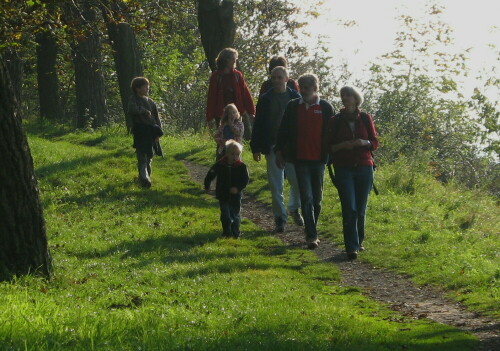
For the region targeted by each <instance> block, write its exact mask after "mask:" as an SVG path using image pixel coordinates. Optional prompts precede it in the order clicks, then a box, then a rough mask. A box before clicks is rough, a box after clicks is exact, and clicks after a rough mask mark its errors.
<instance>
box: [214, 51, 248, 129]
mask: <svg viewBox="0 0 500 351" xmlns="http://www.w3.org/2000/svg"><path fill="white" fill-rule="evenodd" d="M237 60H238V51H236V50H235V49H232V48H226V49H223V50H222V51H221V52H220V53H219V55H217V59H216V63H217V70H216V71H215V72H213V73H212V75H211V76H210V81H209V86H208V95H207V110H206V118H207V122H208V123H213V122H212V121H215V127H216V128H217V127H218V126H219V124H220V119H221V117H222V114H223V112H224V107H226V106H227V105H228V104H235V105H236V107H237V108H238V111H239V113H240V115H242V116H243V115H244V114H245V113H246V114H249V115H250V116H251V119H253V116H254V115H255V105H254V103H253V100H252V96H251V95H250V91H249V90H248V87H247V84H246V83H245V79H244V78H243V74H242V73H241V72H240V71H238V70H237V69H236V61H237Z"/></svg>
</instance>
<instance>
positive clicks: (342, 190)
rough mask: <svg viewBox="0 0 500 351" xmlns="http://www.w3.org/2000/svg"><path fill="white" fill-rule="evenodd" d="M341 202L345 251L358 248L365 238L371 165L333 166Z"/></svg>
mask: <svg viewBox="0 0 500 351" xmlns="http://www.w3.org/2000/svg"><path fill="white" fill-rule="evenodd" d="M335 179H336V182H337V190H338V192H339V197H340V203H341V204H342V226H343V232H344V244H345V248H346V251H347V252H351V251H355V250H359V248H360V247H361V245H362V244H363V240H364V239H365V214H366V206H367V204H368V195H369V193H370V190H371V189H372V184H373V167H372V166H357V167H335Z"/></svg>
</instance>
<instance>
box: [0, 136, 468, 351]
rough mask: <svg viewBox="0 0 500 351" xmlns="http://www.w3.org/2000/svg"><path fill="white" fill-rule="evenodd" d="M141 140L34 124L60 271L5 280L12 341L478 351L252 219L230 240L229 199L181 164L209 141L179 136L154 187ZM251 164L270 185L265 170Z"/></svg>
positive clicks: (4, 326)
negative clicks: (142, 175)
mask: <svg viewBox="0 0 500 351" xmlns="http://www.w3.org/2000/svg"><path fill="white" fill-rule="evenodd" d="M130 139H131V138H130V137H129V136H126V135H125V133H124V132H123V130H122V129H120V128H117V127H113V128H107V129H102V130H100V131H98V132H95V133H88V134H87V133H69V134H65V133H59V132H57V131H56V130H53V131H51V130H50V128H47V127H45V128H44V129H43V130H42V132H40V133H37V132H36V130H31V134H30V138H29V141H30V146H31V150H32V154H33V158H34V163H35V169H36V173H37V176H38V178H39V186H40V191H41V197H42V204H43V207H44V214H45V218H46V224H47V233H48V238H49V246H50V251H51V254H52V257H53V264H54V277H53V278H52V279H51V280H50V281H47V280H44V279H41V278H36V277H21V278H18V279H15V280H13V281H12V282H7V283H1V284H0V349H1V350H85V351H87V350H176V349H177V350H256V349H262V350H306V349H308V350H327V349H328V350H330V349H340V350H395V349H410V350H436V349H447V350H472V349H474V348H475V346H476V341H475V339H474V338H473V337H472V336H470V335H467V334H465V333H463V332H461V331H459V330H457V329H455V328H452V327H448V326H445V325H440V324H436V323H432V322H429V321H426V320H413V319H409V318H407V317H404V316H401V315H398V314H397V313H396V312H392V311H390V310H388V309H387V308H386V307H384V306H382V305H380V304H377V303H375V302H373V301H371V300H370V299H368V298H366V297H364V296H363V295H361V294H360V292H359V291H358V289H356V288H353V287H342V286H340V285H339V272H338V270H337V269H336V268H335V267H334V266H332V265H331V264H326V263H323V262H321V261H319V260H318V259H317V258H316V257H315V255H314V253H312V252H310V251H306V250H301V249H290V248H288V247H286V246H284V245H283V244H282V243H281V242H280V241H278V240H277V239H275V238H273V237H272V236H270V235H269V234H268V233H266V232H264V231H262V230H261V229H259V228H258V227H256V226H255V225H254V224H253V223H251V222H249V221H248V220H243V223H242V231H243V232H244V235H243V237H242V238H241V239H239V240H234V239H223V238H221V237H220V232H221V228H220V223H219V219H218V217H219V211H218V205H217V202H216V200H215V199H214V198H212V197H211V196H208V195H206V194H204V192H203V191H202V189H201V186H200V185H198V184H195V183H193V182H192V181H191V180H190V179H189V177H188V175H187V171H186V169H185V168H184V166H183V165H182V163H181V162H180V161H179V159H180V158H182V157H184V156H186V155H189V154H193V155H194V156H193V157H194V158H197V157H198V158H200V159H204V156H203V155H204V154H210V159H212V157H213V148H212V147H211V146H212V144H211V143H209V142H208V141H207V140H206V139H207V138H204V137H202V136H201V137H200V136H186V137H182V138H180V137H179V138H170V137H169V138H165V139H164V141H163V143H164V149H165V151H166V153H167V155H166V157H165V159H159V158H156V159H155V160H154V163H153V182H154V183H153V188H152V189H149V190H147V189H140V188H139V187H138V186H137V185H136V183H135V176H136V171H135V158H134V154H133V150H132V149H131V147H130V144H131V140H130ZM208 145H210V147H208ZM201 150H203V151H201ZM246 156H249V153H247V155H246ZM251 172H252V177H253V179H254V182H253V183H252V184H251V186H250V188H251V189H250V190H252V189H253V190H255V189H258V188H261V189H262V185H263V180H262V179H258V178H259V177H260V178H262V177H261V175H262V167H260V168H257V167H256V168H255V169H254V167H253V165H252V167H251ZM259 174H260V176H259ZM264 194H265V192H262V194H259V196H263V197H264ZM327 202H328V201H327ZM374 251H375V250H374Z"/></svg>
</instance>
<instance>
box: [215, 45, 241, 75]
mask: <svg viewBox="0 0 500 351" xmlns="http://www.w3.org/2000/svg"><path fill="white" fill-rule="evenodd" d="M233 55H234V56H238V51H236V49H233V48H225V49H222V50H221V51H220V52H219V54H218V55H217V58H216V59H215V63H216V64H217V69H218V70H221V69H224V68H226V66H227V63H228V62H229V60H230V59H231V57H233Z"/></svg>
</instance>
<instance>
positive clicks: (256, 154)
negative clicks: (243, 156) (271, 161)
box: [253, 152, 261, 162]
mask: <svg viewBox="0 0 500 351" xmlns="http://www.w3.org/2000/svg"><path fill="white" fill-rule="evenodd" d="M260 159H261V154H260V152H255V153H254V154H253V160H254V161H256V162H260Z"/></svg>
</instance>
